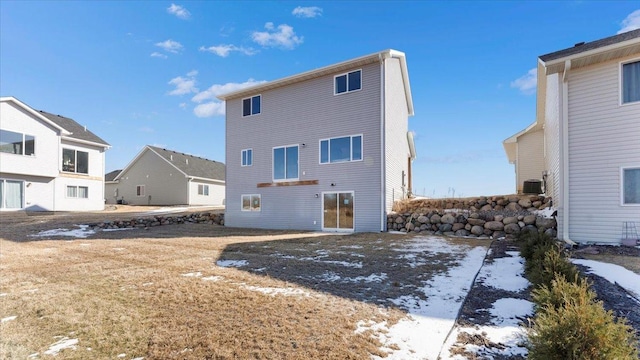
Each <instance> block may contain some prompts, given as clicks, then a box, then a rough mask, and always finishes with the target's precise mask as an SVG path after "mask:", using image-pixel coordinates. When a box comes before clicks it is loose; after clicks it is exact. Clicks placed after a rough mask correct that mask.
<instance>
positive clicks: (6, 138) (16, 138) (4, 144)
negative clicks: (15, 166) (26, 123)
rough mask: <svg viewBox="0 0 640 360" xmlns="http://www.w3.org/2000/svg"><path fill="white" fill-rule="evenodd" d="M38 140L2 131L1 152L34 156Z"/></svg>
mask: <svg viewBox="0 0 640 360" xmlns="http://www.w3.org/2000/svg"><path fill="white" fill-rule="evenodd" d="M35 139H36V138H35V137H34V136H32V135H27V134H23V133H19V132H14V131H9V130H0V152H3V153H7V154H16V155H26V156H33V155H34V154H35V143H36V140H35Z"/></svg>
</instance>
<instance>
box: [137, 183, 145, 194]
mask: <svg viewBox="0 0 640 360" xmlns="http://www.w3.org/2000/svg"><path fill="white" fill-rule="evenodd" d="M136 196H144V185H138V186H136Z"/></svg>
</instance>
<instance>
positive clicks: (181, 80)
mask: <svg viewBox="0 0 640 360" xmlns="http://www.w3.org/2000/svg"><path fill="white" fill-rule="evenodd" d="M196 75H198V72H197V71H196V70H193V71H190V72H189V73H188V74H187V75H186V76H178V77H174V78H173V79H171V80H170V81H169V83H168V84H169V85H173V86H175V87H176V88H175V89H173V90H171V91H169V95H184V94H190V93H197V92H198V88H197V87H196V78H195V76H196Z"/></svg>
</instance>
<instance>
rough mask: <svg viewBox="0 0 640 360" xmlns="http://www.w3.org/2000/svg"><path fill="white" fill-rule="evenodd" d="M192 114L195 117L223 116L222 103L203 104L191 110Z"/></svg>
mask: <svg viewBox="0 0 640 360" xmlns="http://www.w3.org/2000/svg"><path fill="white" fill-rule="evenodd" d="M193 113H194V114H195V115H196V116H197V117H201V118H204V117H212V116H223V115H224V102H221V101H212V102H208V103H204V104H200V105H197V106H196V107H195V108H194V109H193Z"/></svg>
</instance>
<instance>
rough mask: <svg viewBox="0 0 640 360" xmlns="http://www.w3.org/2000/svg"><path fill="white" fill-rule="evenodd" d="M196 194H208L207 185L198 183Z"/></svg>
mask: <svg viewBox="0 0 640 360" xmlns="http://www.w3.org/2000/svg"><path fill="white" fill-rule="evenodd" d="M198 195H204V196H209V185H205V184H198Z"/></svg>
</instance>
